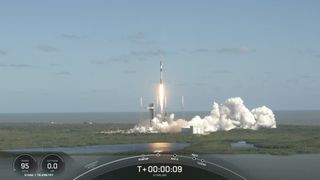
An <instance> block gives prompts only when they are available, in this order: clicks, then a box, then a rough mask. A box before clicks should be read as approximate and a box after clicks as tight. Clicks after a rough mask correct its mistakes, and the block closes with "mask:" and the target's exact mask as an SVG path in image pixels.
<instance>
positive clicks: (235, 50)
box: [217, 47, 256, 54]
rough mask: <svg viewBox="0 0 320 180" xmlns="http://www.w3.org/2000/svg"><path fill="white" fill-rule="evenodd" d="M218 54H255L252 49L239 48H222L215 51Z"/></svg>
mask: <svg viewBox="0 0 320 180" xmlns="http://www.w3.org/2000/svg"><path fill="white" fill-rule="evenodd" d="M217 52H218V53H223V54H250V53H254V52H256V50H255V49H253V48H248V47H240V48H222V49H218V50H217Z"/></svg>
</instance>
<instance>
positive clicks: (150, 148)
mask: <svg viewBox="0 0 320 180" xmlns="http://www.w3.org/2000/svg"><path fill="white" fill-rule="evenodd" d="M189 145H190V144H188V143H162V142H158V143H143V144H109V145H95V146H81V147H55V148H22V149H9V150H4V151H8V152H64V153H67V154H99V153H122V152H142V153H143V152H146V153H155V152H172V151H176V150H180V149H183V148H185V147H187V146H189Z"/></svg>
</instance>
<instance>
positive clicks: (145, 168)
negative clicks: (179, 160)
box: [137, 165, 183, 173]
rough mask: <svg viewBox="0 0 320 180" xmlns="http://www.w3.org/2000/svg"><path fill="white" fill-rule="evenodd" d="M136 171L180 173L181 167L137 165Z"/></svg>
mask: <svg viewBox="0 0 320 180" xmlns="http://www.w3.org/2000/svg"><path fill="white" fill-rule="evenodd" d="M137 171H138V173H182V171H183V167H182V166H179V165H146V166H142V165H139V166H137Z"/></svg>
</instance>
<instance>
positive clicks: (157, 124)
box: [129, 97, 276, 134]
mask: <svg viewBox="0 0 320 180" xmlns="http://www.w3.org/2000/svg"><path fill="white" fill-rule="evenodd" d="M191 127H192V129H193V133H196V134H207V133H210V132H215V131H229V130H231V129H252V130H258V129H259V128H276V121H275V116H274V114H273V112H272V110H271V109H269V108H267V107H266V106H262V107H259V108H255V109H252V110H251V111H250V110H249V109H248V108H247V107H246V106H245V105H244V104H243V100H242V99H241V98H240V97H234V98H229V99H227V100H226V101H225V102H224V103H223V104H221V105H219V104H217V103H216V102H214V103H213V106H212V110H211V113H210V115H208V116H205V117H204V118H201V117H200V116H195V117H194V118H192V119H191V120H190V121H187V120H183V119H177V120H175V119H174V114H171V115H170V117H168V118H166V119H165V120H160V118H158V117H155V118H154V119H152V120H151V124H148V125H146V124H138V125H136V126H135V127H134V128H133V129H131V130H129V132H140V133H152V132H154V133H156V132H162V133H166V132H181V129H182V128H191Z"/></svg>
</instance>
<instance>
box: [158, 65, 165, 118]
mask: <svg viewBox="0 0 320 180" xmlns="http://www.w3.org/2000/svg"><path fill="white" fill-rule="evenodd" d="M158 97H159V106H160V114H161V117H162V118H164V115H165V106H166V96H165V91H164V84H163V64H162V61H160V84H159V96H158Z"/></svg>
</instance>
